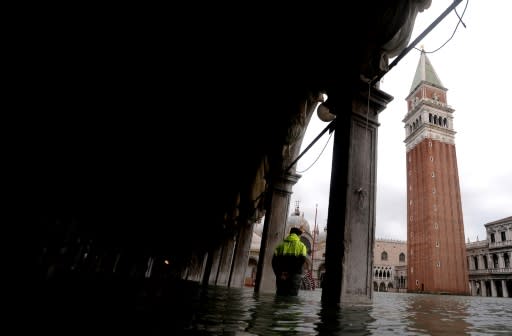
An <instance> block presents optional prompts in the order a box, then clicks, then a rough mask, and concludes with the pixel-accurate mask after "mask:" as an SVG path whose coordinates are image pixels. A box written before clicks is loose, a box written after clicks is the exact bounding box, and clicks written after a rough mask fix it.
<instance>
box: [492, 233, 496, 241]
mask: <svg viewBox="0 0 512 336" xmlns="http://www.w3.org/2000/svg"><path fill="white" fill-rule="evenodd" d="M494 242H495V240H494V233H491V243H494Z"/></svg>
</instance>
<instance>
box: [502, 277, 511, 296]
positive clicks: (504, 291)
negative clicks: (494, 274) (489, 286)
mask: <svg viewBox="0 0 512 336" xmlns="http://www.w3.org/2000/svg"><path fill="white" fill-rule="evenodd" d="M501 288H503V297H508V295H509V294H508V289H507V280H501Z"/></svg>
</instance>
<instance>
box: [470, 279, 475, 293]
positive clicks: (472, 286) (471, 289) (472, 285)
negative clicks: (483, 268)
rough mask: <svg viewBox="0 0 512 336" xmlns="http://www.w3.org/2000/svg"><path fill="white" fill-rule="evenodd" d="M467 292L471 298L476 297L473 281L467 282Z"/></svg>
mask: <svg viewBox="0 0 512 336" xmlns="http://www.w3.org/2000/svg"><path fill="white" fill-rule="evenodd" d="M469 288H470V289H469V290H470V292H471V295H472V296H475V295H476V288H475V282H474V281H473V280H469Z"/></svg>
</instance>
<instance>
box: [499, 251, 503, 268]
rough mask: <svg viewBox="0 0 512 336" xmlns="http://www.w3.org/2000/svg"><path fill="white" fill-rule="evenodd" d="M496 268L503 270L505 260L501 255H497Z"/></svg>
mask: <svg viewBox="0 0 512 336" xmlns="http://www.w3.org/2000/svg"><path fill="white" fill-rule="evenodd" d="M498 267H499V268H505V258H503V253H498Z"/></svg>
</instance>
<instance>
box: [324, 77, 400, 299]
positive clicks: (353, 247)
mask: <svg viewBox="0 0 512 336" xmlns="http://www.w3.org/2000/svg"><path fill="white" fill-rule="evenodd" d="M339 94H340V95H339V96H336V95H335V94H334V93H328V95H329V98H328V99H327V101H326V103H325V105H324V106H327V107H328V108H329V110H330V112H331V113H333V114H335V115H336V121H335V122H336V125H335V134H334V145H333V159H332V171H331V186H330V194H329V211H328V221H327V232H328V235H327V241H326V250H325V254H326V255H325V265H326V273H325V282H324V283H325V286H324V287H323V290H322V302H325V303H339V302H347V303H355V302H364V303H368V302H371V300H372V268H373V265H372V262H373V245H374V236H375V197H376V189H375V185H376V160H377V127H378V126H379V124H378V113H379V112H380V111H382V110H383V109H384V108H385V106H386V105H387V103H389V102H390V101H391V100H392V99H393V97H392V96H390V95H388V94H386V93H385V92H383V91H380V90H378V89H376V88H372V89H371V92H369V90H368V85H367V84H363V85H361V88H360V91H359V92H358V93H355V94H354V93H346V92H345V91H343V90H341V89H340V92H339ZM348 94H351V96H348ZM331 96H332V97H331ZM319 108H320V107H319Z"/></svg>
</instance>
